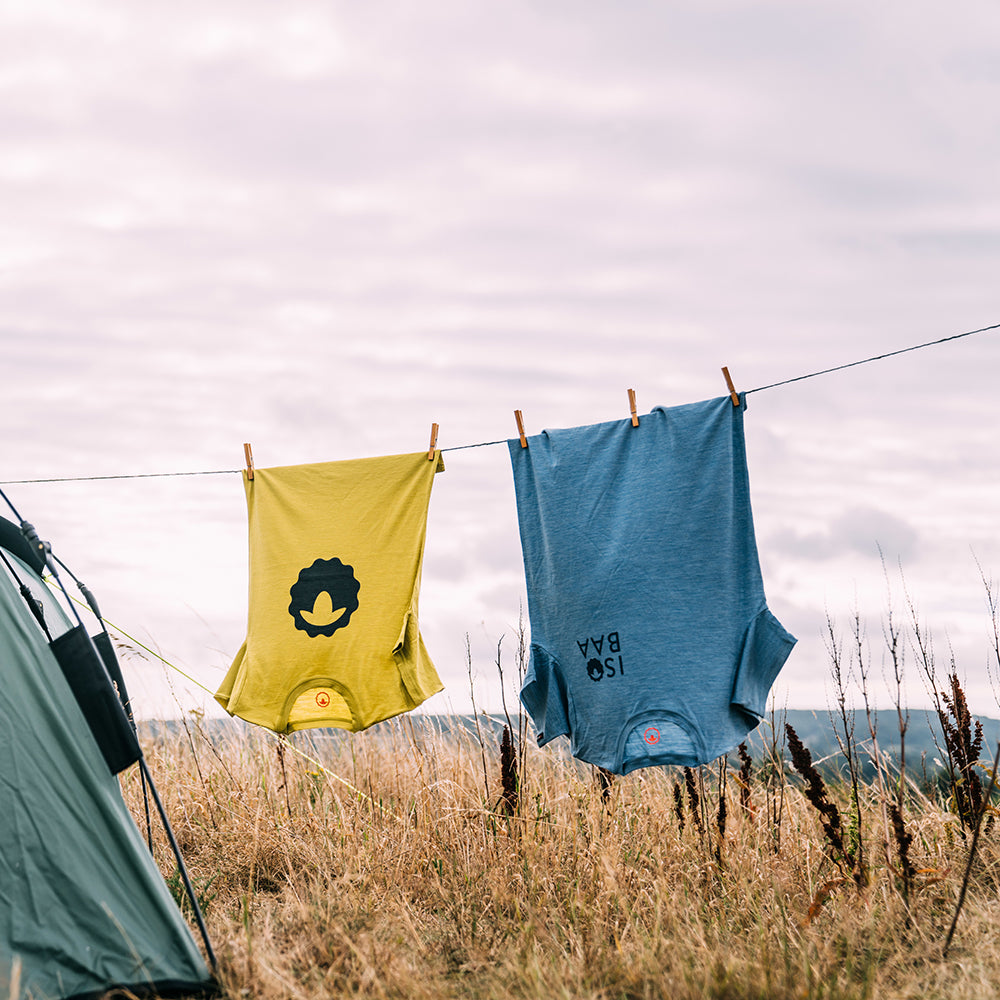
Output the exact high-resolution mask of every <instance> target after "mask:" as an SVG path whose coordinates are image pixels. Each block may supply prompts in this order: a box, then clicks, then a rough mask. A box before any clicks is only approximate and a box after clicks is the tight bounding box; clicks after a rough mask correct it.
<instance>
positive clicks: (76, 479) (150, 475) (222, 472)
mask: <svg viewBox="0 0 1000 1000" xmlns="http://www.w3.org/2000/svg"><path fill="white" fill-rule="evenodd" d="M992 330H1000V323H994V324H992V325H991V326H981V327H979V329H977V330H967V331H966V332H965V333H955V334H952V335H951V336H949V337H941V338H940V339H938V340H929V341H927V342H926V343H923V344H913V345H911V346H910V347H902V348H900V349H899V350H898V351H889V352H888V353H886V354H876V355H874V356H873V357H870V358H862V359H860V360H859V361H849V362H848V363H847V364H843V365H836V366H835V367H833V368H824V369H822V370H821V371H818V372H809V373H808V374H806V375H796V376H795V377H794V378H788V379H784V380H782V381H781V382H771V383H770V384H769V385H761V386H758V387H757V388H756V389H745V390H744V393H745V395H748V396H749V395H750V393H752V392H764V391H765V390H767V389H776V388H778V387H779V386H782V385H791V384H792V383H793V382H802V381H804V380H805V379H809V378H816V377H817V376H819V375H830V374H832V373H833V372H841V371H844V370H846V369H847V368H856V367H857V366H858V365H867V364H870V363H871V362H873V361H884V360H885V359H886V358H894V357H897V356H898V355H900V354H908V353H910V352H911V351H920V350H923V349H924V348H925V347H936V346H937V345H938V344H947V343H950V342H951V341H953V340H961V339H962V338H963V337H971V336H973V335H974V334H977V333H988V332H990V331H992ZM630 399H631V396H630ZM507 440H508V439H507V438H502V439H501V440H499V441H479V442H476V443H475V444H459V445H452V446H451V447H450V448H442V449H441V451H442V452H446V451H465V450H466V449H469V448H490V447H493V446H495V445H500V444H506V443H507ZM243 471H244V470H243V469H209V470H206V471H200V472H139V473H123V474H120V475H114V476H63V477H53V478H49V479H2V480H0V486H26V485H30V484H35V483H82V482H88V483H90V482H101V481H103V480H107V479H162V478H164V477H175V476H235V475H240V474H241V473H242V472H243Z"/></svg>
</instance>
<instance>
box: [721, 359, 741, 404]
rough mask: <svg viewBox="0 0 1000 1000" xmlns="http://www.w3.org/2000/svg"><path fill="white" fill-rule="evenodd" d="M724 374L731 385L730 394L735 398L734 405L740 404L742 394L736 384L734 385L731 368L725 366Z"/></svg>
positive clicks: (728, 384) (727, 382)
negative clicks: (730, 375)
mask: <svg viewBox="0 0 1000 1000" xmlns="http://www.w3.org/2000/svg"><path fill="white" fill-rule="evenodd" d="M722 374H723V375H725V376H726V385H727V386H729V395H730V397H731V398H732V400H733V406H739V405H740V394H739V393H738V392H737V391H736V386H735V385H733V380H732V379H731V378H730V377H729V369H728V368H723V369H722Z"/></svg>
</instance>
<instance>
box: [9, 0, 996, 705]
mask: <svg viewBox="0 0 1000 1000" xmlns="http://www.w3.org/2000/svg"><path fill="white" fill-rule="evenodd" d="M0 143H2V146H0V336H2V342H3V368H2V370H3V374H4V392H3V395H2V401H0V414H2V428H3V445H2V450H0V455H2V463H0V465H2V467H0V480H3V481H5V482H9V481H11V480H22V479H29V480H34V479H46V478H70V477H101V476H117V475H144V474H150V473H166V472H169V473H179V472H193V471H217V470H238V469H239V468H241V466H242V463H243V449H242V444H243V442H244V441H249V442H251V443H252V445H253V450H254V457H255V460H256V463H257V465H258V466H261V467H266V466H271V465H291V464H296V463H300V462H317V461H327V460H337V459H345V458H355V457H364V456H369V455H383V454H396V453H399V452H409V451H418V450H420V449H422V448H426V447H427V444H428V439H429V433H430V426H431V423H432V422H435V421H436V422H438V423H439V424H440V426H441V431H440V438H439V444H440V446H442V447H444V448H453V447H456V446H460V445H468V444H475V443H479V442H488V441H496V440H498V439H503V438H506V437H509V436H513V435H514V434H515V432H516V431H515V425H514V418H513V411H514V410H515V409H521V410H522V411H523V412H524V419H525V422H526V425H527V429H528V431H529V433H537V432H538V431H540V430H541V429H542V428H546V427H550V428H551V427H570V426H575V425H579V424H590V423H595V422H598V421H602V420H611V419H617V418H623V417H627V415H628V401H627V389H628V388H634V389H635V390H636V392H637V395H638V401H639V410H640V413H642V412H645V411H648V410H649V409H651V408H652V407H653V406H655V405H673V404H679V403H685V402H691V401H694V400H699V399H705V398H709V397H713V396H718V395H722V394H723V393H724V392H725V384H724V382H723V379H722V376H721V373H720V367H721V366H722V365H728V366H729V368H730V370H731V372H732V374H733V377H734V378H735V380H736V383H737V385H738V387H739V388H741V389H753V388H757V387H760V386H765V385H768V384H770V383H772V382H777V381H781V380H783V379H788V378H793V377H795V376H798V375H802V374H806V373H809V372H813V371H817V370H820V369H824V368H828V367H831V366H835V365H839V364H844V363H847V362H851V361H855V360H859V359H861V358H866V357H869V356H871V355H876V354H882V353H885V352H889V351H894V350H899V349H901V348H904V347H907V346H910V345H912V344H918V343H923V342H926V341H931V340H936V339H938V338H941V337H946V336H950V335H953V334H957V333H961V332H965V331H968V330H973V329H977V328H979V327H984V326H988V325H992V324H995V323H1000V175H998V164H1000V7H998V6H997V5H996V4H995V3H994V2H992V0H989V2H987V0H982V2H967V0H959V2H957V3H954V4H950V5H947V6H943V5H939V4H925V3H918V4H914V3H913V2H912V0H909V2H905V3H904V2H901V0H888V2H884V3H880V4H871V3H860V2H850V0H848V2H845V0H837V2H835V3H834V2H813V3H809V4H802V3H796V2H792V0H783V2H774V3H740V2H734V0H697V2H694V0H692V2H685V3H678V2H656V3H651V2H623V3H617V4H610V3H597V2H593V0H574V2H572V3H570V2H565V0H560V2H556V0H552V2H540V0H539V2H534V3H532V2H527V0H505V2H503V3H499V2H497V3H489V4H487V3H479V2H468V0H462V2H459V0H421V2H420V3H404V2H397V3H393V2H384V0H366V2H365V3H355V2H324V3H311V2H304V0H286V2H283V3H281V4H278V3H272V2H264V0H238V2H236V0H234V2H217V0H213V2H209V3H197V4H195V3H188V2H180V3H178V2H171V3H165V2H160V0H144V2H143V3H140V4H135V3H127V2H124V0H104V2H102V0H76V2H74V3H65V2H61V0H58V2H46V0H24V2H14V0H6V2H3V3H2V4H0ZM998 395H1000V331H994V332H986V333H981V334H977V335H976V336H972V337H967V338H964V339H961V340H957V341H954V342H951V343H948V344H944V345H941V346H936V347H931V348H927V349H925V350H921V351H916V352H913V353H909V354H904V355H902V356H900V357H896V358H892V359H889V360H885V361H879V362H875V363H872V364H869V365H864V366H861V367H856V368H852V369H849V370H847V371H842V372H838V373H836V374H830V375H824V376H822V377H819V378H815V379H809V380H806V381H802V382H797V383H795V384H793V385H788V386H784V387H779V388H773V389H769V390H767V391H762V392H759V393H754V394H752V395H751V396H750V397H749V409H748V412H747V414H746V431H747V443H748V453H749V461H750V478H751V489H752V496H753V504H754V513H755V519H756V527H757V537H758V544H759V548H760V553H761V562H762V566H763V571H764V579H765V587H766V590H767V594H768V600H769V604H770V607H771V609H772V610H773V611H774V613H775V614H776V615H777V617H778V618H779V619H780V620H781V621H782V622H783V623H784V624H785V626H786V627H787V628H788V629H789V630H790V631H792V632H793V633H794V634H795V635H797V636H798V638H799V644H798V646H797V647H796V649H795V651H794V652H793V653H792V656H791V658H790V659H789V661H788V663H787V665H786V667H785V669H784V671H783V673H782V675H781V677H780V678H779V681H778V683H777V685H776V686H775V695H776V697H777V698H778V699H779V701H780V703H781V704H785V703H787V704H788V705H790V706H792V707H817V708H823V707H825V706H826V705H827V704H828V702H829V700H830V688H829V684H828V680H827V678H828V674H829V669H828V655H827V650H826V646H825V643H824V638H823V633H824V628H825V618H826V615H827V614H828V613H829V614H830V615H831V616H832V617H833V619H834V620H835V622H836V625H837V627H838V628H839V629H841V630H846V629H847V627H848V625H849V621H850V617H851V614H852V613H853V611H854V609H855V608H857V609H859V610H860V611H861V613H862V614H863V615H864V616H865V617H866V619H867V621H868V632H869V637H870V639H871V655H872V657H873V662H874V665H875V669H876V671H878V670H879V669H880V664H881V658H882V654H881V650H880V644H881V635H882V631H881V630H882V625H881V622H882V620H883V618H884V615H885V613H886V609H887V607H888V606H889V601H890V595H889V591H890V590H891V601H892V602H894V607H895V612H896V614H897V616H898V617H901V618H902V617H904V616H905V614H904V613H905V612H906V600H907V598H906V595H905V594H904V590H903V587H904V583H905V587H906V591H907V592H908V594H909V598H910V600H911V601H912V602H913V604H914V606H915V608H916V609H917V612H918V614H919V616H920V618H921V621H922V622H923V623H924V625H925V626H927V627H929V628H931V629H932V630H933V633H934V637H935V643H936V648H937V651H938V656H939V660H940V666H941V669H942V670H945V669H947V666H948V660H949V656H950V652H949V647H950V648H951V649H953V650H954V653H955V656H956V660H957V664H958V668H959V670H960V672H961V673H962V674H963V676H964V677H965V678H966V682H967V685H968V687H969V690H970V692H971V700H972V704H973V710H974V711H976V712H978V713H980V714H983V715H997V714H998V713H1000V708H998V706H997V701H996V698H995V697H994V694H993V691H992V690H991V685H990V684H989V682H988V679H987V673H986V664H987V661H988V657H989V654H990V619H989V613H988V610H987V606H986V595H985V589H984V586H983V582H982V580H981V579H980V571H979V568H978V567H977V558H978V561H979V564H980V565H981V566H982V568H983V570H984V572H985V573H986V575H987V577H988V578H989V577H994V578H995V577H997V576H1000V536H998V531H997V527H998V516H997V515H998V503H997V495H998V491H1000V442H998V436H997V433H996V425H997V412H998ZM445 458H446V463H447V471H446V472H445V473H444V474H442V475H440V476H438V477H437V480H436V483H435V487H434V493H433V497H432V501H431V511H430V519H429V525H428V537H427V549H426V558H425V566H424V587H423V591H422V594H421V617H422V623H421V624H422V631H423V634H424V637H425V640H426V642H427V645H428V648H429V650H430V652H431V655H432V656H433V658H434V659H435V661H436V664H437V666H438V669H439V672H440V673H441V675H442V678H443V680H444V682H445V685H446V691H445V692H444V693H443V694H442V695H438V696H436V697H435V698H434V699H432V700H431V701H430V702H428V703H427V706H426V707H427V709H428V710H430V711H447V710H450V709H465V708H467V706H468V690H469V681H468V676H467V669H466V662H465V636H466V634H468V635H469V638H470V643H471V647H472V651H473V668H474V672H475V674H476V675H477V680H476V685H477V698H478V701H479V703H480V704H485V705H486V707H489V708H497V707H499V701H498V699H497V690H498V686H497V682H496V671H495V669H494V668H493V666H492V660H493V657H494V655H495V651H496V645H497V642H498V641H499V640H500V638H501V636H505V638H504V640H503V643H504V650H505V653H504V656H505V667H506V669H507V672H508V677H509V676H510V675H511V674H512V673H513V672H514V665H513V662H512V661H511V660H510V659H508V654H512V653H513V651H514V646H515V643H516V630H517V621H518V614H519V608H520V607H521V605H522V604H523V603H524V600H525V598H524V583H523V571H522V565H521V561H520V559H521V556H520V547H519V542H518V536H517V525H516V517H515V511H514V496H513V487H512V483H511V473H510V466H509V459H508V456H507V452H506V448H505V447H502V446H491V447H483V448H476V449H468V450H461V451H454V452H448V453H446V456H445ZM4 489H5V491H6V492H7V493H8V495H9V496H10V498H11V499H12V500H13V501H14V503H15V505H17V507H18V508H19V510H20V512H21V513H22V515H23V516H25V517H26V518H27V519H28V520H30V521H33V522H34V523H35V524H36V525H37V527H38V528H39V530H40V532H41V534H42V535H43V537H47V538H49V539H50V540H51V541H52V543H53V546H54V549H55V551H56V553H57V554H58V555H60V556H61V557H62V558H63V560H64V561H66V562H67V563H68V564H69V565H70V566H71V567H72V568H73V569H74V570H75V571H76V573H77V574H78V575H79V576H80V577H81V578H82V579H83V580H84V581H85V582H86V583H88V584H89V585H90V587H91V588H92V589H93V590H94V592H95V593H96V594H97V596H98V598H99V600H100V601H101V605H102V610H103V612H104V614H105V615H106V617H107V618H108V619H109V620H111V621H112V622H114V623H115V624H117V625H119V626H121V627H122V628H124V629H126V630H127V631H129V632H130V633H131V634H133V635H134V636H136V637H137V638H139V639H140V640H141V641H142V642H144V643H146V644H148V645H150V646H153V647H155V648H156V649H158V650H159V651H160V652H162V654H163V655H164V656H165V657H167V658H168V659H169V660H170V661H171V662H173V663H174V664H176V665H177V666H178V667H180V668H181V669H183V670H184V671H186V672H187V673H189V674H190V675H191V676H192V677H193V678H195V679H196V680H197V681H198V682H199V683H200V684H202V685H204V686H205V687H207V688H208V689H209V690H210V691H214V690H215V688H216V687H217V685H218V683H219V681H220V680H221V678H222V676H223V675H224V673H225V671H226V669H227V668H228V665H229V663H230V661H231V659H232V657H233V655H234V654H235V652H236V650H237V648H238V647H239V645H240V643H241V642H242V639H243V636H244V633H245V626H246V588H247V577H246V574H247V551H246V511H245V501H244V496H243V489H242V484H241V481H240V477H239V476H238V475H236V474H235V473H234V472H229V473H227V474H220V475H211V476H177V477H165V478H139V479H111V480H95V481H87V482H59V483H35V484H30V485H9V486H5V487H4ZM5 513H6V512H5ZM880 547H881V550H882V552H883V554H884V558H885V563H886V565H887V567H888V571H889V572H888V581H887V577H886V574H884V573H883V565H882V561H881V559H880V555H879V549H880ZM900 567H902V573H901V572H900ZM125 666H126V673H127V678H128V680H129V683H130V685H131V687H132V691H133V694H134V696H135V697H136V699H137V701H138V704H139V707H140V712H141V713H142V714H145V715H160V714H177V713H178V712H179V711H186V710H188V709H192V708H195V709H197V708H205V709H207V710H208V711H214V710H215V708H216V706H214V702H213V701H212V699H211V696H210V695H209V694H206V692H205V691H204V690H202V689H200V688H198V687H197V686H194V685H192V684H190V683H188V682H187V681H185V680H184V679H183V678H182V677H180V676H179V675H177V674H175V673H173V672H166V671H165V670H164V668H163V667H162V666H161V665H159V664H158V663H156V662H154V661H149V660H147V661H141V660H137V659H130V660H128V661H127V662H126V665H125ZM911 667H912V663H911ZM910 676H911V684H910V691H909V697H910V701H911V703H912V704H914V705H917V704H921V703H923V702H925V700H926V695H925V693H924V689H923V686H922V684H921V682H920V677H919V673H918V672H917V671H916V670H915V669H912V670H911V675H910ZM168 677H169V678H170V682H171V684H172V685H173V691H172V692H171V691H170V690H169V689H168V684H167V678H168Z"/></svg>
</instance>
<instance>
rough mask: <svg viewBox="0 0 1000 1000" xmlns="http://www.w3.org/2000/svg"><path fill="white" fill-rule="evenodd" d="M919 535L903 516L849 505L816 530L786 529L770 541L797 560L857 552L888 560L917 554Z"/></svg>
mask: <svg viewBox="0 0 1000 1000" xmlns="http://www.w3.org/2000/svg"><path fill="white" fill-rule="evenodd" d="M919 542H920V535H919V533H918V532H917V530H916V529H915V528H913V527H912V526H911V525H910V524H908V523H907V522H906V521H904V520H903V519H901V518H899V517H896V516H895V515H893V514H890V513H888V512H887V511H884V510H879V509H877V508H874V507H852V508H849V509H847V510H845V511H844V512H843V513H842V514H840V515H839V516H838V517H836V518H835V519H834V520H832V521H831V522H830V524H829V527H828V528H825V529H823V530H819V531H812V532H807V531H794V530H792V531H785V532H779V533H776V534H775V535H773V536H772V537H771V538H770V539H769V544H771V545H773V546H775V547H776V548H779V549H781V550H782V551H784V552H787V553H789V554H790V555H793V556H795V557H796V558H798V559H805V560H828V559H837V558H843V557H845V556H849V555H850V554H851V553H857V554H860V555H862V556H868V557H870V558H872V559H876V560H877V559H881V558H883V557H884V558H885V559H886V560H888V561H890V562H896V561H898V560H903V561H906V560H908V559H910V558H913V557H915V556H918V555H919Z"/></svg>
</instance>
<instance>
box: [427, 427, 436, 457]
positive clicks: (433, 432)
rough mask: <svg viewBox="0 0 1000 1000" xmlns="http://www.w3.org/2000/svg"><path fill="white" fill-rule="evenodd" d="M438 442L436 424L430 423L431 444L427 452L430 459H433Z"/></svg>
mask: <svg viewBox="0 0 1000 1000" xmlns="http://www.w3.org/2000/svg"><path fill="white" fill-rule="evenodd" d="M437 443H438V425H437V424H431V446H430V449H429V450H428V452H427V457H428V459H430V461H432V462H433V461H434V452H435V451H436V450H437Z"/></svg>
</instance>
